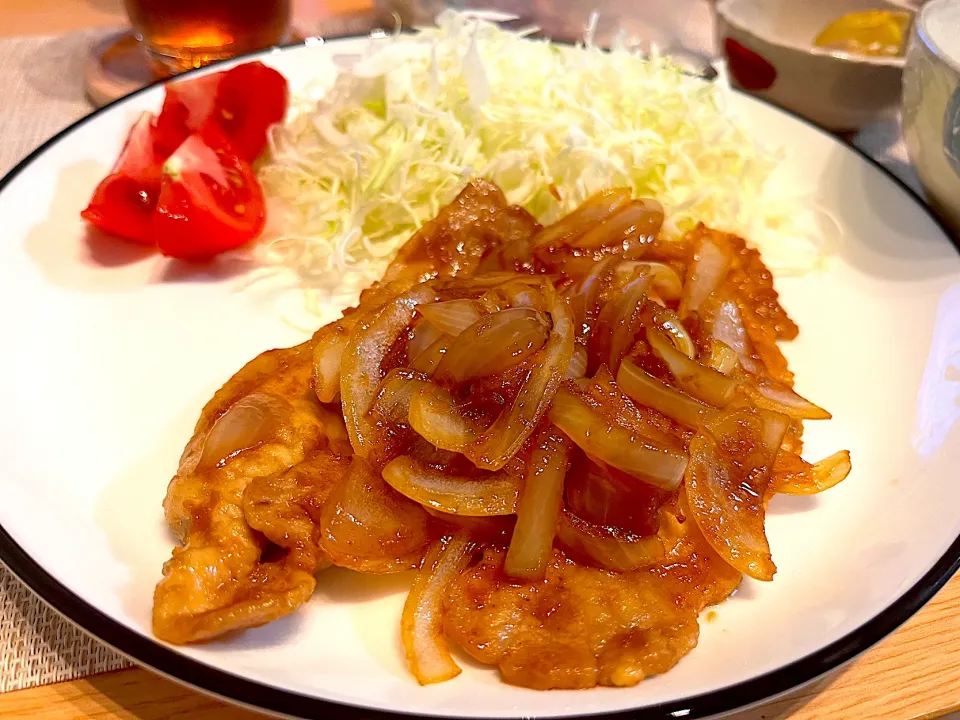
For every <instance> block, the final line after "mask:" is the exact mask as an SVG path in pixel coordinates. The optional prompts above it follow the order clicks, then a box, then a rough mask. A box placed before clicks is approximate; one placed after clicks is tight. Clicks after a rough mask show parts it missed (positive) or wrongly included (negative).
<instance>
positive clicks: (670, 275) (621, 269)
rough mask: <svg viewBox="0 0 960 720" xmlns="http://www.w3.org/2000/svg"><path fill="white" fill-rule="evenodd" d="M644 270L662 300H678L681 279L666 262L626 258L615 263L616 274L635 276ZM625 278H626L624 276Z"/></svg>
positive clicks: (681, 289) (681, 285)
mask: <svg viewBox="0 0 960 720" xmlns="http://www.w3.org/2000/svg"><path fill="white" fill-rule="evenodd" d="M640 272H645V273H646V274H647V275H650V276H651V277H652V278H653V289H654V290H655V291H656V292H657V294H658V295H660V297H662V298H663V299H664V300H678V299H679V298H680V295H681V293H682V292H683V280H681V279H680V276H679V275H678V274H677V271H676V270H674V269H673V268H672V267H670V266H669V265H667V264H666V263H660V262H646V261H642V260H640V261H638V260H627V261H624V262H622V263H620V264H619V265H617V275H620V276H621V277H622V276H624V275H626V276H628V277H629V278H632V277H636V276H637V275H638V274H639V273H640ZM625 279H626V278H625Z"/></svg>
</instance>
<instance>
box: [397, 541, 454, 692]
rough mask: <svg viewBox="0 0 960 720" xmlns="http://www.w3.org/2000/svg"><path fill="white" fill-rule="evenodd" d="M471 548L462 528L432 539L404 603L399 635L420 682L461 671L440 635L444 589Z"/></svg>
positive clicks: (446, 676) (445, 678) (439, 679)
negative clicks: (448, 535) (449, 536)
mask: <svg viewBox="0 0 960 720" xmlns="http://www.w3.org/2000/svg"><path fill="white" fill-rule="evenodd" d="M471 549H472V544H471V542H470V536H469V534H468V533H466V532H464V531H461V532H458V533H457V534H456V535H454V536H453V537H452V538H450V539H449V540H446V541H444V540H443V539H441V540H438V541H437V542H435V543H434V544H433V545H432V546H431V547H430V549H429V550H428V551H427V554H426V556H425V557H424V558H423V563H422V564H421V565H420V570H419V571H418V572H417V576H416V577H415V578H414V580H413V584H412V585H411V586H410V594H409V595H407V600H406V602H404V604H403V614H402V615H401V616H400V638H401V640H402V642H403V650H404V654H405V655H406V656H407V663H408V664H409V665H410V671H411V672H412V673H413V675H414V677H416V678H417V682H419V683H420V684H421V685H429V684H431V683H438V682H443V681H445V680H450V679H451V678H455V677H456V676H457V675H459V674H460V672H461V670H460V667H459V666H458V665H457V663H456V662H455V661H454V659H453V657H452V656H451V655H450V649H449V647H448V646H447V640H446V638H445V637H444V636H443V592H444V590H445V589H446V587H447V585H448V584H449V583H450V582H451V581H452V580H453V579H454V578H456V577H457V576H458V575H460V573H461V572H463V570H464V568H465V567H466V566H467V564H468V563H469V561H470V551H471Z"/></svg>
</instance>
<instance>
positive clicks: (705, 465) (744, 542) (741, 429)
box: [686, 408, 788, 580]
mask: <svg viewBox="0 0 960 720" xmlns="http://www.w3.org/2000/svg"><path fill="white" fill-rule="evenodd" d="M785 420H786V418H784V417H783V416H782V415H777V414H773V413H766V412H765V411H762V410H753V409H750V408H738V409H735V410H731V411H728V412H726V413H724V414H723V415H722V416H720V417H718V418H717V419H716V420H715V421H714V422H711V423H710V424H709V426H708V427H707V428H704V429H701V430H700V432H698V433H697V435H696V436H695V437H694V438H693V440H691V441H690V465H689V467H688V468H687V475H686V491H687V501H688V504H689V506H690V511H691V514H692V515H693V517H694V520H695V521H696V523H697V526H698V527H699V528H700V531H701V532H702V533H703V535H704V537H705V538H706V539H707V542H709V543H710V545H711V547H713V549H714V550H715V551H716V552H717V554H718V555H720V557H722V558H723V559H724V560H725V561H726V562H727V563H729V564H730V565H731V566H733V567H734V568H735V569H737V570H739V571H740V572H742V573H745V574H746V575H749V576H750V577H753V578H756V579H757V580H772V579H773V575H774V573H775V572H776V571H777V568H776V566H775V565H774V564H773V559H772V557H771V555H770V545H769V543H768V542H767V537H766V534H765V532H764V516H765V511H764V497H765V495H766V489H767V485H768V482H769V475H770V469H771V467H772V465H773V458H774V455H773V454H771V452H770V446H772V445H775V444H777V438H776V437H774V435H775V434H776V433H777V432H779V441H780V442H782V441H783V433H784V432H785V431H786V428H787V424H788V423H787V422H785ZM771 424H772V425H773V428H772V429H771V428H770V425H771ZM777 447H779V445H777ZM725 448H735V449H736V453H735V454H731V453H730V452H728V450H727V449H725ZM774 452H776V450H774Z"/></svg>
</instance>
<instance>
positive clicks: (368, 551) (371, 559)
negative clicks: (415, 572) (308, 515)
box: [320, 457, 430, 573]
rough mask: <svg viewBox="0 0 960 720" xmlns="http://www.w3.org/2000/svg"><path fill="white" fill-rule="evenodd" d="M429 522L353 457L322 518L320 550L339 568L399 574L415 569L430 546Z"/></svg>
mask: <svg viewBox="0 0 960 720" xmlns="http://www.w3.org/2000/svg"><path fill="white" fill-rule="evenodd" d="M428 522H429V516H428V515H427V513H426V511H425V510H424V509H423V508H422V507H420V506H419V505H417V504H416V503H414V502H411V501H410V500H408V499H407V498H405V497H403V496H402V495H400V494H399V493H397V492H396V491H395V490H393V488H391V487H389V486H388V485H387V484H386V483H385V482H384V481H383V479H382V478H381V477H380V475H379V474H377V472H376V471H375V470H374V469H373V466H371V465H370V464H369V463H368V462H367V461H366V460H363V459H362V458H358V457H354V458H353V461H352V462H351V463H350V467H349V469H348V470H347V472H346V474H345V475H344V477H343V479H342V480H341V481H340V483H339V484H338V485H337V487H336V488H334V490H333V492H332V493H331V494H330V497H329V498H328V499H327V501H326V502H325V503H324V505H323V510H322V511H321V513H320V547H321V548H322V549H323V551H324V552H325V553H326V554H327V555H328V556H329V557H330V559H331V560H333V562H334V563H335V564H337V565H339V566H340V567H346V568H350V569H351V570H357V571H359V572H373V573H388V572H400V571H402V570H409V569H411V568H414V567H416V566H417V565H418V564H419V563H420V559H421V557H422V556H423V549H424V548H425V547H426V545H427V543H428V542H429V540H430V537H429V534H428Z"/></svg>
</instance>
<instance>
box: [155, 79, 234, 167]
mask: <svg viewBox="0 0 960 720" xmlns="http://www.w3.org/2000/svg"><path fill="white" fill-rule="evenodd" d="M225 74H226V73H225V72H218V73H211V74H210V75H200V76H198V77H190V78H187V79H186V80H178V81H176V82H172V83H168V84H167V88H166V93H165V95H164V97H163V107H162V108H161V109H160V117H159V118H157V136H158V140H159V142H160V143H161V144H162V145H163V146H164V148H166V149H167V150H169V153H168V156H169V154H170V153H173V151H174V150H176V149H177V148H178V147H180V144H181V143H183V141H184V140H186V139H187V138H188V137H189V136H190V135H192V134H193V133H194V132H196V131H197V130H199V129H200V128H201V127H203V126H204V125H205V124H206V122H207V121H208V120H209V119H210V118H211V117H212V116H213V112H214V111H213V108H214V104H215V102H216V99H217V88H218V87H219V86H220V81H221V80H222V79H223V76H224V75H225Z"/></svg>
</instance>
